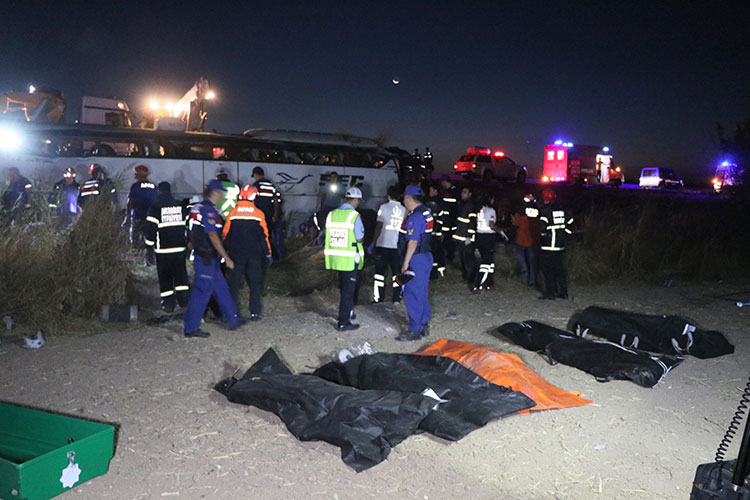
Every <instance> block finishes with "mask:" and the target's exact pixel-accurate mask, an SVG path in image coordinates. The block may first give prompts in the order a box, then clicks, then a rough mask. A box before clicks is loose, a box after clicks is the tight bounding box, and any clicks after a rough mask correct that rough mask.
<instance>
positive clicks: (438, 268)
mask: <svg viewBox="0 0 750 500" xmlns="http://www.w3.org/2000/svg"><path fill="white" fill-rule="evenodd" d="M428 151H429V150H428ZM425 154H426V153H425ZM427 194H428V196H427V199H426V200H425V202H424V204H425V206H426V207H427V208H429V209H430V212H432V220H433V228H434V229H433V231H432V236H431V237H430V252H431V253H432V271H431V272H430V279H431V280H434V279H437V278H442V277H444V276H445V249H444V248H443V240H442V238H443V221H442V218H443V216H442V212H443V198H442V197H441V196H440V190H439V189H438V186H437V185H436V184H435V183H434V182H431V183H430V184H429V187H428V188H427Z"/></svg>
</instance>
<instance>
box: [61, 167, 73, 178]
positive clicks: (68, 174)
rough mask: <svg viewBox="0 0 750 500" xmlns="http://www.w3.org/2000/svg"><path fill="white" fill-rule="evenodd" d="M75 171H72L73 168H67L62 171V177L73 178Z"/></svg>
mask: <svg viewBox="0 0 750 500" xmlns="http://www.w3.org/2000/svg"><path fill="white" fill-rule="evenodd" d="M75 176H76V171H75V170H73V167H68V168H66V169H65V170H63V177H75Z"/></svg>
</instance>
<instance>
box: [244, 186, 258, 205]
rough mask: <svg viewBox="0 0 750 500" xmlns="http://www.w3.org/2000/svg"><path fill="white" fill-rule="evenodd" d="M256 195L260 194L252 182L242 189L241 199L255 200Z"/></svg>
mask: <svg viewBox="0 0 750 500" xmlns="http://www.w3.org/2000/svg"><path fill="white" fill-rule="evenodd" d="M256 196H258V190H257V189H256V188H255V187H253V186H251V185H250V184H248V185H247V186H245V187H243V188H242V189H241V190H240V200H250V201H253V200H254V199H255V197H256Z"/></svg>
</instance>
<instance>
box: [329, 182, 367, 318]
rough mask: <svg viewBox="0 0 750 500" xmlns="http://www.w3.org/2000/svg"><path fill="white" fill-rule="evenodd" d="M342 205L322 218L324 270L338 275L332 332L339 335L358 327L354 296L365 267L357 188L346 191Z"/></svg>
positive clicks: (359, 196)
mask: <svg viewBox="0 0 750 500" xmlns="http://www.w3.org/2000/svg"><path fill="white" fill-rule="evenodd" d="M345 196H346V199H345V201H344V203H343V204H342V205H341V206H340V207H338V208H337V209H335V210H333V211H331V212H330V213H329V214H328V216H327V217H326V232H325V250H324V255H325V264H326V269H333V270H335V271H338V273H339V290H340V293H341V297H340V301H339V314H338V322H337V324H336V329H337V330H339V331H349V330H356V329H357V328H359V325H358V324H355V323H352V321H351V320H352V319H354V318H356V316H355V315H354V294H355V293H356V289H357V280H358V274H359V270H361V269H362V268H363V267H364V265H365V252H364V248H363V247H362V240H363V239H364V237H365V226H364V224H363V223H362V217H361V216H360V215H359V212H357V207H358V206H359V203H360V201H361V200H362V191H360V190H359V188H355V187H353V188H349V189H348V190H347V191H346V194H345Z"/></svg>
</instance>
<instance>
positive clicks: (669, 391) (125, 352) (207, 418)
mask: <svg viewBox="0 0 750 500" xmlns="http://www.w3.org/2000/svg"><path fill="white" fill-rule="evenodd" d="M455 274H456V272H455V271H453V275H454V276H455ZM498 285H499V286H498V288H497V290H495V291H493V292H489V293H485V294H482V295H479V296H474V295H471V294H469V292H468V291H467V290H465V289H464V288H463V287H461V286H458V285H457V284H456V282H455V281H451V280H448V279H446V280H442V281H440V282H437V283H436V284H435V285H434V286H432V288H431V294H432V295H431V302H432V306H433V321H432V323H431V330H432V336H431V338H429V339H428V340H429V341H434V340H437V339H438V338H441V337H445V338H449V339H455V340H460V341H464V342H473V343H478V344H486V345H489V346H492V347H494V348H497V349H499V350H501V351H507V352H514V353H517V354H519V355H520V356H521V358H522V359H523V360H524V361H525V362H526V363H527V364H528V365H530V366H531V367H532V368H534V369H535V370H536V371H537V372H539V373H540V374H541V375H542V376H544V377H545V378H547V380H549V381H550V382H551V383H553V384H555V385H557V386H559V387H561V388H564V389H568V390H575V391H580V392H582V393H583V396H584V397H586V398H588V399H591V400H593V401H594V403H593V404H590V405H587V406H583V407H579V408H571V409H565V410H550V411H543V412H532V413H531V414H530V415H512V416H509V417H506V418H503V419H500V420H496V421H493V422H490V423H489V424H488V425H487V426H485V427H483V428H481V429H479V430H477V431H475V432H473V433H471V434H469V435H468V436H467V437H465V438H464V439H462V440H460V441H458V442H447V441H443V440H440V439H436V438H433V437H430V436H429V435H425V434H422V435H419V436H412V437H410V438H408V439H407V440H405V441H404V442H403V443H401V444H399V445H398V446H396V447H395V449H394V450H393V451H392V452H391V454H390V456H389V457H388V459H387V460H386V461H384V462H383V463H381V464H379V465H377V466H375V467H373V468H371V469H369V470H367V471H364V472H361V473H359V474H358V473H355V472H354V471H353V470H351V469H350V468H349V467H347V466H346V465H345V464H344V463H343V462H342V461H341V458H340V454H339V449H338V448H335V447H333V446H331V445H329V444H327V443H323V442H306V443H303V442H300V441H297V440H296V439H295V438H294V437H293V436H292V435H291V434H290V433H289V432H288V431H287V430H286V428H285V427H284V425H283V424H282V423H281V421H280V420H279V419H278V418H277V417H276V416H275V415H273V414H271V413H268V412H264V411H261V410H258V409H256V408H252V407H246V406H241V405H236V404H232V403H229V402H228V401H227V400H226V399H225V398H224V396H222V395H220V394H218V393H216V392H214V391H213V390H212V386H213V385H214V384H215V383H216V382H217V381H219V380H221V379H222V378H224V377H226V376H228V375H229V374H231V372H233V371H234V370H235V369H237V368H239V369H240V370H241V371H240V372H239V373H240V374H241V373H242V370H245V369H246V368H248V367H249V366H250V365H251V364H252V363H253V362H255V361H256V360H257V359H258V358H259V357H260V355H261V354H262V353H263V352H264V351H265V350H266V349H267V348H268V347H274V348H275V349H276V350H277V352H278V353H279V354H280V355H281V356H282V357H283V358H284V359H285V361H286V362H287V363H288V364H289V365H290V367H291V368H292V369H293V370H294V371H296V372H305V371H312V370H313V369H314V368H316V367H318V366H319V365H320V364H322V363H323V362H326V361H328V359H329V356H330V353H331V352H332V351H334V350H338V349H342V348H345V347H348V346H349V345H352V344H360V343H362V342H364V341H369V342H370V343H371V344H372V345H373V347H374V348H375V350H378V351H386V352H412V351H415V350H417V349H418V348H419V347H421V346H422V345H424V343H421V342H412V343H401V342H396V341H395V340H393V337H394V335H396V334H397V333H398V331H399V330H400V329H401V328H403V327H404V326H405V325H406V319H405V318H406V313H405V310H404V309H403V307H399V306H397V307H395V308H394V307H391V306H390V305H384V304H381V305H364V306H358V307H357V308H356V311H357V313H358V315H359V318H358V321H359V322H360V323H361V324H362V328H360V329H359V330H358V331H355V332H351V333H339V332H336V331H335V330H334V329H333V325H334V320H333V316H334V314H335V308H336V304H337V300H338V294H337V291H336V290H327V291H325V292H316V293H313V294H311V295H308V296H304V297H296V298H291V297H290V298H270V297H267V298H266V299H265V311H264V312H265V318H264V320H263V321H262V322H261V323H258V324H255V323H249V324H247V325H245V326H244V327H243V328H242V329H241V330H240V331H235V332H230V331H227V330H225V329H223V328H222V327H221V325H220V324H217V323H212V322H209V323H207V325H206V327H205V329H207V330H209V331H210V332H211V337H210V338H208V339H185V338H183V337H182V336H181V323H171V324H167V325H165V326H163V327H158V326H148V325H147V324H146V323H144V322H141V323H138V324H137V325H123V324H121V325H113V324H109V325H105V324H102V326H101V333H100V334H97V335H93V336H80V337H76V336H65V337H63V336H54V335H49V336H48V339H47V340H48V343H47V345H46V346H45V347H43V348H42V349H39V350H26V349H23V348H21V347H19V346H18V345H17V344H16V343H13V342H9V341H8V339H7V338H6V339H3V342H2V343H0V366H1V367H2V370H0V400H4V401H10V402H16V403H21V404H27V405H32V406H36V407H43V408H49V409H52V410H55V411H59V412H63V413H68V414H72V415H79V416H81V417H85V418H93V419H99V420H105V421H109V422H113V423H117V424H119V425H120V428H119V437H118V441H117V444H116V446H117V448H116V453H115V456H114V458H113V460H112V461H111V463H110V468H109V473H108V474H106V475H104V476H102V477H99V478H96V479H94V480H92V481H89V482H88V483H85V484H83V485H81V486H78V487H76V488H74V489H73V490H71V491H70V492H68V493H65V494H64V495H62V496H61V497H60V498H80V499H97V500H98V499H145V498H188V499H193V498H195V499H199V498H222V499H235V498H237V499H240V498H264V499H315V498H326V499H339V500H344V499H359V498H395V499H400V498H405V499H449V498H450V499H456V498H472V499H549V498H566V499H567V498H574V499H578V498H582V499H589V498H613V499H641V498H644V499H645V498H648V499H651V498H659V499H673V498H674V499H677V498H680V499H683V498H687V497H688V496H689V492H690V488H691V484H692V480H693V476H694V473H695V468H696V466H697V465H698V464H700V463H704V462H709V461H711V460H712V459H713V456H714V453H715V450H716V447H717V445H718V443H719V441H720V439H721V437H722V436H723V434H724V430H725V428H726V425H727V424H728V423H729V420H730V418H731V416H732V415H733V413H734V410H735V408H736V406H737V402H738V399H739V396H740V389H739V388H740V387H744V385H745V382H746V380H747V376H748V375H749V373H748V371H749V370H748V367H749V366H750V364H749V363H748V359H749V357H748V352H749V350H750V335H748V327H747V325H748V315H750V308H742V309H740V308H738V307H736V306H735V304H734V303H733V302H731V301H729V300H725V299H717V298H714V297H716V296H719V295H721V294H726V293H729V292H732V291H741V290H747V289H748V288H750V287H748V286H747V284H746V283H745V284H742V283H735V284H723V283H713V284H706V285H700V286H699V285H682V284H678V285H677V286H674V287H670V288H666V287H663V286H644V285H639V284H624V285H601V286H589V287H583V286H576V284H575V283H574V284H573V285H572V287H571V295H572V299H571V300H566V301H563V300H557V301H554V302H544V303H542V302H540V301H538V300H537V299H536V296H537V295H538V294H537V293H535V292H534V291H532V290H529V289H528V288H527V287H526V286H525V285H523V284H521V283H520V282H518V280H517V278H506V277H503V276H498ZM743 286H744V288H743ZM153 288H154V292H155V291H156V290H155V288H156V286H155V285H154V286H153ZM368 292H369V289H365V290H363V291H362V295H361V297H362V298H364V297H366V296H367V295H368ZM749 294H750V293H749ZM745 300H747V299H745ZM363 302H365V301H364V300H363ZM368 302H369V301H368ZM588 305H601V306H608V307H613V308H622V309H627V310H633V311H639V312H644V313H670V314H678V315H682V316H684V317H687V318H690V319H692V320H693V321H695V322H696V323H697V324H698V325H700V326H702V327H706V328H711V329H718V330H721V331H723V332H724V333H725V334H726V336H727V337H728V338H729V340H730V341H731V342H732V343H734V344H735V346H736V352H735V354H733V355H730V356H724V357H721V358H716V359H710V360H700V359H696V358H691V357H688V359H686V360H685V361H684V362H683V363H682V364H681V365H680V366H678V367H677V368H675V369H674V370H673V371H672V372H671V373H669V374H668V375H667V377H666V378H665V379H664V380H663V381H662V383H661V384H660V385H658V386H657V387H656V388H654V389H644V388H641V387H639V386H637V385H635V384H633V383H630V382H609V383H599V382H597V381H596V380H594V378H592V377H591V376H589V375H587V374H585V373H583V372H581V371H578V370H576V369H573V368H569V367H566V366H563V365H556V366H552V365H550V364H548V363H547V362H546V361H545V359H544V358H542V357H541V356H539V355H538V354H535V353H532V352H529V351H525V350H523V349H521V348H519V347H516V346H514V345H512V344H510V343H507V342H503V341H500V340H498V339H496V338H494V337H492V336H490V335H489V334H488V333H487V332H488V330H490V329H492V328H494V327H497V326H498V325H500V324H502V323H504V322H507V321H522V320H526V319H535V320H538V321H542V322H545V323H548V324H551V325H554V326H558V327H562V328H564V327H565V326H566V324H567V322H568V320H569V318H570V317H571V315H572V314H573V313H574V312H575V311H576V310H579V309H582V308H584V307H586V306H588ZM146 314H147V313H144V314H143V315H146ZM738 440H739V438H737V439H735V443H734V444H733V446H732V447H731V448H730V451H729V453H728V456H729V457H731V458H734V457H735V456H736V453H737V443H736V441H738Z"/></svg>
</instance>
